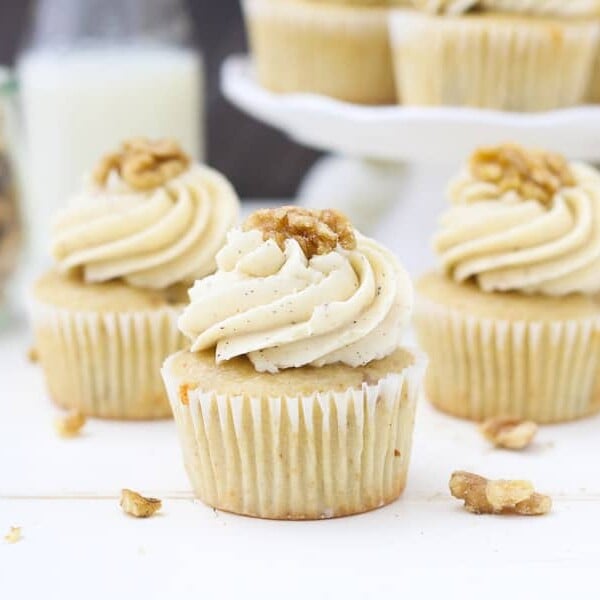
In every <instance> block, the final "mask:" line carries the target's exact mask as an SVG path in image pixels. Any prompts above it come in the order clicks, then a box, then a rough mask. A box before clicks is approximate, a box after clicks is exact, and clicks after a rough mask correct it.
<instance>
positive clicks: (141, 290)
mask: <svg viewBox="0 0 600 600" xmlns="http://www.w3.org/2000/svg"><path fill="white" fill-rule="evenodd" d="M237 214H238V199H237V196H236V194H235V192H234V190H233V188H232V187H231V185H230V184H229V183H228V182H227V181H226V180H225V179H224V178H223V177H222V176H221V175H219V174H218V173H217V172H215V171H213V170H211V169H209V168H207V167H204V166H202V165H194V164H191V161H190V159H189V158H188V157H187V156H186V155H185V154H184V153H183V152H182V150H181V149H180V148H179V146H178V145H177V144H176V143H175V142H171V141H160V142H149V141H146V140H133V141H130V142H126V143H125V144H123V147H122V148H121V149H120V150H119V151H118V152H115V153H114V154H111V155H109V156H107V157H105V158H104V159H103V160H102V161H101V163H100V164H99V165H98V167H97V168H96V170H95V171H94V174H93V176H92V177H91V178H90V180H89V181H88V182H87V183H86V185H85V186H84V188H83V190H82V191H81V192H80V193H79V194H78V195H77V196H76V197H75V198H73V200H72V202H71V203H70V205H69V206H68V208H66V209H65V210H64V211H63V212H62V213H61V214H60V215H58V218H57V219H56V222H55V224H54V228H53V232H52V236H53V239H52V256H53V258H54V260H55V263H56V264H55V267H54V268H53V269H52V270H51V271H49V272H48V273H46V274H45V275H43V276H42V277H41V278H40V279H39V280H38V281H37V282H36V283H35V285H34V289H33V301H32V322H33V327H34V330H35V344H36V349H37V351H38V354H39V358H40V363H41V365H42V367H43V370H44V373H45V376H46V381H47V385H48V389H49V392H50V395H51V397H52V398H53V400H54V401H55V402H56V403H57V404H58V405H59V406H62V407H65V408H72V409H77V410H79V411H81V412H82V413H84V414H86V415H92V416H98V417H107V418H117V419H150V418H160V417H167V416H170V414H171V411H170V407H169V403H168V400H167V398H166V395H165V392H164V387H163V385H162V381H161V378H160V367H161V365H162V362H163V360H164V359H165V357H166V356H168V355H169V354H171V353H173V352H175V351H176V350H178V349H181V348H184V347H186V341H185V338H184V337H183V336H182V335H181V333H180V332H179V330H178V328H177V318H178V317H179V315H180V313H181V310H182V308H183V306H184V304H185V301H186V289H187V287H188V286H189V285H190V284H191V283H192V282H193V281H194V280H195V279H198V278H201V277H204V276H205V275H208V274H210V273H212V272H213V271H214V270H215V267H216V263H215V255H216V253H217V251H218V250H219V249H220V248H221V247H222V245H223V244H224V242H225V238H226V232H227V230H228V229H229V228H230V227H231V226H233V225H234V224H235V222H236V220H237Z"/></svg>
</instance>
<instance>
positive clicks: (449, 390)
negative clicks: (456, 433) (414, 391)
mask: <svg viewBox="0 0 600 600" xmlns="http://www.w3.org/2000/svg"><path fill="white" fill-rule="evenodd" d="M415 326H416V329H417V335H418V338H419V342H420V345H421V347H422V348H423V350H424V351H425V352H426V353H427V354H428V355H429V359H430V363H429V368H428V372H427V376H426V383H425V389H426V393H427V396H428V398H429V400H430V401H431V402H432V403H433V404H434V405H435V406H436V407H437V408H439V409H440V410H442V411H444V412H447V413H449V414H452V415H455V416H458V417H463V418H467V419H473V420H482V419H485V418H488V417H493V416H500V415H507V416H513V417H517V418H522V419H531V420H533V421H536V422H537V423H558V422H561V421H570V420H574V419H578V418H580V417H585V416H587V415H590V414H593V413H595V412H597V411H598V410H600V368H599V365H600V314H599V315H598V316H597V317H586V318H581V319H562V320H556V321H542V320H540V321H519V320H515V321H511V320H507V319H494V318H483V317H481V316H475V315H473V314H471V313H470V312H468V311H464V312H461V311H459V310H456V309H454V308H446V307H444V306H441V305H440V304H438V303H435V302H432V301H430V300H428V299H426V298H424V297H422V296H420V297H418V299H417V311H416V314H415Z"/></svg>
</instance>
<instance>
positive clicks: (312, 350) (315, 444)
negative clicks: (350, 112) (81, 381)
mask: <svg viewBox="0 0 600 600" xmlns="http://www.w3.org/2000/svg"><path fill="white" fill-rule="evenodd" d="M217 264H218V269H217V272H216V273H215V274H214V275H212V276H210V277H207V278H205V279H203V280H200V281H197V282H196V283H195V285H194V287H193V288H192V289H191V291H190V305H189V306H188V307H187V308H186V309H185V311H184V313H183V315H182V317H181V319H180V322H179V324H180V328H181V330H182V331H183V332H184V333H185V334H186V335H187V336H188V337H189V338H190V340H191V341H192V346H191V350H190V351H184V352H180V353H178V354H175V355H174V356H172V357H170V358H169V359H167V361H166V362H165V365H164V367H163V377H164V380H165V384H166V387H167V391H168V394H169V399H170V401H171V405H172V407H173V413H174V415H175V420H176V423H177V427H178V430H179V436H180V441H181V446H182V449H183V456H184V461H185V465H186V469H187V472H188V475H189V477H190V480H191V483H192V486H193V488H194V492H195V494H196V495H197V497H198V498H200V499H201V500H203V501H204V502H206V503H207V504H209V505H211V506H213V507H216V508H219V509H222V510H226V511H231V512H235V513H239V514H244V515H251V516H256V517H263V518H272V519H319V518H328V517H337V516H342V515H349V514H353V513H360V512H364V511H367V510H370V509H373V508H377V507H379V506H382V505H384V504H386V503H388V502H391V501H393V500H395V499H396V498H397V497H398V496H399V495H400V494H401V492H402V490H403V489H404V486H405V483H406V476H407V469H408V461H409V456H410V448H411V439H412V430H413V420H414V410H415V403H416V400H417V395H418V390H419V385H420V380H421V377H422V372H423V364H422V359H421V358H420V357H419V356H417V355H416V354H415V353H414V352H412V351H410V350H407V349H405V348H403V347H402V346H401V336H402V332H403V330H404V328H405V326H406V324H407V322H408V320H409V318H410V314H411V310H412V286H411V283H410V280H409V278H408V276H407V275H406V273H405V272H404V270H403V269H402V268H401V267H400V265H399V264H398V262H397V260H396V259H395V258H394V256H393V255H392V254H391V253H390V252H388V251H387V250H386V249H384V248H383V247H381V246H380V245H379V244H377V243H376V242H374V241H373V240H370V239H368V238H365V237H363V236H362V235H360V234H359V233H358V232H357V231H355V230H354V229H353V228H352V226H351V225H350V224H349V223H348V221H347V220H346V219H345V218H344V217H343V216H341V215H340V214H339V213H336V212H335V211H331V210H325V211H314V210H307V209H297V208H290V207H286V208H280V209H275V210H265V211H259V212H257V213H255V214H254V215H252V216H251V217H250V218H249V219H248V220H247V221H246V223H245V225H244V227H243V228H242V229H236V230H233V231H232V232H231V233H230V234H229V237H228V241H227V244H226V246H225V247H224V248H223V250H221V252H220V253H219V255H218V257H217Z"/></svg>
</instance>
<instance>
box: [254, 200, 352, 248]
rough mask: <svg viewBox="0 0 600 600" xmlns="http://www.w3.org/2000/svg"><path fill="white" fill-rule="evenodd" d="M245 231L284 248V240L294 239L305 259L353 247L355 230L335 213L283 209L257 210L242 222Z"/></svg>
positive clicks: (291, 208) (346, 220)
mask: <svg viewBox="0 0 600 600" xmlns="http://www.w3.org/2000/svg"><path fill="white" fill-rule="evenodd" d="M243 229H244V231H249V230H250V229H258V230H259V231H261V232H262V234H263V238H264V239H265V240H269V239H270V240H274V241H275V242H277V244H278V246H279V247H280V248H281V249H283V248H284V245H285V240H287V239H295V240H296V241H297V242H298V244H299V245H300V247H301V248H302V251H303V252H304V254H305V255H306V257H307V258H311V257H312V256H315V255H317V254H327V253H328V252H331V251H332V250H335V249H336V247H337V246H338V244H339V245H340V246H341V247H342V248H345V249H346V250H354V248H356V236H355V235H354V228H353V227H352V224H351V223H350V221H349V220H348V218H347V217H346V216H344V215H343V214H342V213H340V212H338V211H337V210H332V209H325V210H317V209H309V208H298V207H296V206H282V207H281V208H269V209H264V210H258V211H256V212H255V213H253V214H251V215H250V216H249V217H248V218H247V219H246V222H245V223H244V227H243Z"/></svg>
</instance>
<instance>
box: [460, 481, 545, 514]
mask: <svg viewBox="0 0 600 600" xmlns="http://www.w3.org/2000/svg"><path fill="white" fill-rule="evenodd" d="M450 493H451V494H452V495H453V496H454V497H455V498H458V499H459V500H464V502H465V508H466V509H467V510H468V511H469V512H472V513H475V514H489V515H498V514H515V515H525V516H537V515H545V514H547V513H549V512H550V510H551V508H552V500H551V499H550V497H549V496H544V495H543V494H538V493H537V492H536V491H535V490H534V488H533V485H532V484H531V482H529V481H519V480H505V479H499V480H497V481H492V480H489V479H486V478H485V477H481V476H480V475H475V474H474V473H468V472H467V471H455V472H454V473H452V477H451V478H450Z"/></svg>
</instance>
